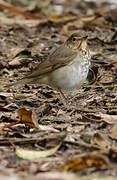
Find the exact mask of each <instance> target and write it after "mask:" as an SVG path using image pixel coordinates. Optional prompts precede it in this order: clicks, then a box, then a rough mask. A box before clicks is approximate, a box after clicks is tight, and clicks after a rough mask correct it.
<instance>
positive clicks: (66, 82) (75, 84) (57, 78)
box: [50, 57, 90, 91]
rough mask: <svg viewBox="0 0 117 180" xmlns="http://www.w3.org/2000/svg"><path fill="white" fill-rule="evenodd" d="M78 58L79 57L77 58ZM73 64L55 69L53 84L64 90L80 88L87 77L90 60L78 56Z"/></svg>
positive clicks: (52, 78) (52, 77) (52, 75)
mask: <svg viewBox="0 0 117 180" xmlns="http://www.w3.org/2000/svg"><path fill="white" fill-rule="evenodd" d="M77 58H78V59H77ZM77 58H76V59H75V60H74V62H73V63H72V64H69V65H67V66H64V67H62V68H59V69H57V70H55V71H54V72H53V73H52V74H51V76H50V79H51V83H52V84H53V86H55V87H58V88H60V89H63V90H68V91H69V90H73V89H77V88H79V87H80V86H81V85H82V84H83V83H84V81H85V80H86V78H87V74H88V70H89V65H90V64H89V61H88V60H87V61H81V62H82V63H81V62H80V61H79V57H77Z"/></svg>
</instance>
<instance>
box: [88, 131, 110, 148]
mask: <svg viewBox="0 0 117 180" xmlns="http://www.w3.org/2000/svg"><path fill="white" fill-rule="evenodd" d="M91 144H93V145H97V146H99V148H101V149H108V148H109V147H110V145H111V144H110V142H109V140H108V139H107V137H106V136H105V135H104V134H102V133H95V134H94V135H93V137H92V138H91Z"/></svg>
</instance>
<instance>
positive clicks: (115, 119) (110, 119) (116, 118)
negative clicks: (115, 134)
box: [100, 114, 117, 124]
mask: <svg viewBox="0 0 117 180" xmlns="http://www.w3.org/2000/svg"><path fill="white" fill-rule="evenodd" d="M100 117H101V118H102V120H103V121H104V122H106V123H108V124H117V115H109V114H100Z"/></svg>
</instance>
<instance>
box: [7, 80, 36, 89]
mask: <svg viewBox="0 0 117 180" xmlns="http://www.w3.org/2000/svg"><path fill="white" fill-rule="evenodd" d="M33 80H34V79H33ZM33 80H32V79H31V78H30V79H28V78H22V79H20V80H17V81H16V82H13V83H9V84H7V85H5V86H4V87H5V88H9V87H12V86H20V87H21V86H22V85H25V84H33Z"/></svg>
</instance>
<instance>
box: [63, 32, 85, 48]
mask: <svg viewBox="0 0 117 180" xmlns="http://www.w3.org/2000/svg"><path fill="white" fill-rule="evenodd" d="M86 39H87V36H86V35H85V34H83V33H82V34H79V33H73V34H72V35H71V36H70V37H69V38H68V39H67V41H66V42H65V44H66V45H67V46H68V47H69V48H70V49H72V50H75V51H77V50H81V51H82V50H84V51H85V50H86V49H87V41H86Z"/></svg>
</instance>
